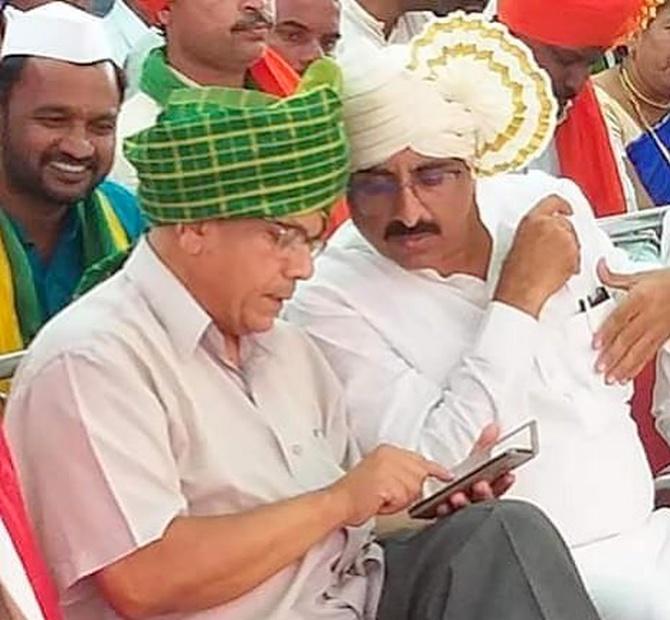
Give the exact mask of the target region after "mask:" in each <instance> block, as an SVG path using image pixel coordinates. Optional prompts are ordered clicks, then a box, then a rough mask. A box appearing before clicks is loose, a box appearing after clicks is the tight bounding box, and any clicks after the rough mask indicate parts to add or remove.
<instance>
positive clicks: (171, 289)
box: [124, 237, 213, 356]
mask: <svg viewBox="0 0 670 620" xmlns="http://www.w3.org/2000/svg"><path fill="white" fill-rule="evenodd" d="M124 273H125V274H126V275H127V276H128V277H129V278H130V279H131V280H132V281H133V282H134V283H135V284H136V285H137V286H138V287H139V289H140V291H141V293H142V295H143V296H144V297H145V299H146V300H147V302H148V304H149V306H150V307H151V311H152V312H153V313H154V315H155V316H156V318H157V319H158V321H159V322H160V323H161V325H163V327H164V328H165V331H166V333H167V334H168V335H169V337H170V339H171V340H173V341H174V344H175V347H176V348H177V350H178V352H179V353H180V354H181V355H183V356H187V355H192V354H193V353H194V352H195V350H196V348H197V347H198V345H199V344H200V341H201V339H202V337H203V335H204V334H205V332H206V331H207V329H208V328H209V326H210V325H213V322H212V318H211V317H210V316H209V315H208V314H207V312H205V309H204V308H203V307H202V306H201V305H200V304H199V303H198V302H197V301H196V299H195V298H194V297H193V296H192V295H191V293H190V292H189V291H188V290H187V289H186V287H185V286H184V285H183V284H182V283H181V282H180V281H179V280H178V279H177V277H176V276H175V275H174V274H173V273H172V272H171V271H170V270H169V269H168V267H167V266H166V265H165V264H164V263H163V261H161V259H160V258H159V257H158V255H157V254H156V252H154V250H153V248H152V247H151V246H150V245H149V242H148V241H147V239H146V237H142V239H141V240H140V241H139V243H138V245H137V247H136V248H135V250H133V253H132V254H131V255H130V258H129V259H128V261H127V263H126V265H125V267H124Z"/></svg>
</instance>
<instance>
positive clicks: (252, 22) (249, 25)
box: [232, 8, 274, 32]
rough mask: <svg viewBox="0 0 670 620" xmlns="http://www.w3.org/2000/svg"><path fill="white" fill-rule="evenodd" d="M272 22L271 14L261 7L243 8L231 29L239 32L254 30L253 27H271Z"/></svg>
mask: <svg viewBox="0 0 670 620" xmlns="http://www.w3.org/2000/svg"><path fill="white" fill-rule="evenodd" d="M273 25H274V22H273V20H272V15H271V14H270V13H269V12H267V11H263V10H261V9H251V8H249V9H245V11H244V13H243V15H242V17H241V18H240V19H239V20H238V21H237V22H236V23H235V25H234V26H233V28H232V30H233V31H234V32H241V31H245V30H254V29H255V28H272V26H273Z"/></svg>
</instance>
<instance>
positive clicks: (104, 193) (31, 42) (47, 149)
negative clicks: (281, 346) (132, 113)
mask: <svg viewBox="0 0 670 620" xmlns="http://www.w3.org/2000/svg"><path fill="white" fill-rule="evenodd" d="M52 32H58V33H59V37H58V38H54V37H50V36H49V33H52ZM111 57H112V56H111V49H110V48H109V46H108V44H107V42H106V39H105V30H104V26H103V24H102V21H101V20H100V19H99V18H97V17H94V16H93V15H90V14H88V13H86V12H84V11H82V10H80V9H78V8H75V7H74V6H71V5H70V4H66V3H63V2H52V3H48V4H45V5H42V6H40V7H38V8H36V9H32V10H29V11H26V12H17V13H16V15H15V16H13V17H12V19H11V20H9V21H8V26H7V32H6V36H5V39H4V42H3V48H2V59H1V61H0V145H1V149H0V300H2V303H0V353H6V352H10V351H15V350H20V349H23V348H25V347H26V346H27V345H28V343H29V342H30V341H31V340H32V339H33V337H34V336H35V334H36V333H37V331H38V330H39V329H40V328H41V327H42V325H43V323H44V322H45V321H46V320H47V319H49V318H50V317H52V316H53V315H54V314H56V313H57V312H59V311H60V310H61V309H62V308H63V307H64V306H65V305H67V304H68V303H69V302H70V301H71V300H72V298H73V296H74V294H75V292H76V290H77V289H78V288H79V287H80V285H81V284H82V281H83V279H84V278H85V274H86V272H87V271H88V269H89V268H90V267H92V266H93V265H95V264H97V263H98V262H99V261H101V260H103V259H106V258H108V257H110V256H112V255H115V254H116V253H117V252H119V251H122V250H125V249H126V248H127V247H128V246H129V245H130V244H131V243H132V242H133V240H134V239H135V238H136V237H137V236H138V235H139V234H140V233H141V232H142V228H143V223H142V217H141V216H140V213H139V211H138V209H137V206H136V203H135V200H134V198H133V197H132V196H131V195H130V194H128V192H126V191H125V190H124V189H123V188H121V187H119V186H118V185H115V184H113V183H107V182H106V183H102V184H101V181H102V180H103V179H104V178H105V176H106V175H107V174H108V172H109V170H110V168H111V165H112V161H113V157H114V137H115V127H116V118H117V114H118V111H119V107H120V105H121V100H122V97H123V80H122V77H121V74H120V69H118V68H117V67H115V65H114V64H113V63H112V61H111Z"/></svg>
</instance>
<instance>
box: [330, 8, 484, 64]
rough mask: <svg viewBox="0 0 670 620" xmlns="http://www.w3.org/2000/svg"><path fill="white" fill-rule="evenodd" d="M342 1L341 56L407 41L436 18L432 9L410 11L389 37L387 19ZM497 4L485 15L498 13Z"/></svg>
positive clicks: (403, 16) (339, 48) (401, 18)
mask: <svg viewBox="0 0 670 620" xmlns="http://www.w3.org/2000/svg"><path fill="white" fill-rule="evenodd" d="M341 4H342V17H341V20H340V29H341V34H342V39H341V41H340V45H339V46H338V55H340V56H344V55H346V56H348V57H351V58H355V57H356V54H364V53H365V52H366V51H369V50H370V46H371V47H372V48H373V49H380V48H383V47H385V46H387V45H393V44H396V43H399V44H402V43H408V42H409V41H411V40H412V38H413V37H415V36H416V35H417V34H419V33H420V32H421V31H422V30H423V27H424V26H425V25H426V24H427V23H428V22H429V21H430V20H431V19H433V18H434V17H435V15H434V14H433V13H432V12H431V11H408V12H407V13H405V14H404V15H402V17H400V19H399V20H398V21H397V23H396V24H395V27H394V28H393V30H392V31H391V33H390V34H389V36H386V33H385V32H384V28H385V24H384V22H382V21H380V20H379V19H377V18H376V17H375V16H374V15H372V14H371V13H369V12H368V11H367V10H366V9H365V8H364V7H363V6H362V4H361V3H360V2H358V1H357V0H341ZM496 4H497V3H496V0H490V2H489V3H488V5H487V7H486V10H485V11H484V14H485V15H487V16H489V17H491V16H493V15H495V13H496ZM359 58H360V56H359Z"/></svg>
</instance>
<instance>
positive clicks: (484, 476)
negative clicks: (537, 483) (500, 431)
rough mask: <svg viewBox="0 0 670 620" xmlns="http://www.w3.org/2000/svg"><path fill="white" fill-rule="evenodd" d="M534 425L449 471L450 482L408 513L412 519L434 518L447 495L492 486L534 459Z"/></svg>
mask: <svg viewBox="0 0 670 620" xmlns="http://www.w3.org/2000/svg"><path fill="white" fill-rule="evenodd" d="M539 446H540V442H539V433H538V430H537V421H536V420H530V421H528V422H526V423H525V424H522V425H521V426H520V427H518V428H516V429H514V430H512V431H510V432H509V433H507V434H506V435H504V436H503V437H501V438H500V439H498V441H497V442H496V443H495V445H494V446H492V447H491V448H489V449H488V450H484V451H480V452H475V453H473V454H471V455H470V456H468V458H466V459H465V460H464V461H462V462H461V463H459V464H458V465H456V466H455V467H453V468H452V474H453V475H454V480H452V481H451V482H449V483H448V484H447V485H446V486H443V487H442V488H440V489H439V490H438V491H437V492H435V493H434V494H432V495H430V496H429V497H427V498H425V499H423V500H421V501H420V502H417V503H416V504H414V506H412V507H411V508H410V509H409V515H410V517H412V518H415V519H432V518H434V514H435V509H436V508H437V506H439V505H440V504H443V503H444V502H445V501H446V500H447V498H448V497H449V496H450V495H453V494H454V493H458V492H460V491H468V490H469V489H470V487H471V486H472V485H473V484H475V483H476V482H479V481H485V482H493V481H494V480H497V479H498V478H500V476H502V475H503V474H506V473H507V472H509V471H512V470H514V469H516V468H517V467H520V466H521V465H523V464H524V463H527V462H528V461H530V460H531V459H532V458H533V457H534V456H536V455H537V453H538V452H539V449H540V447H539Z"/></svg>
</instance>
